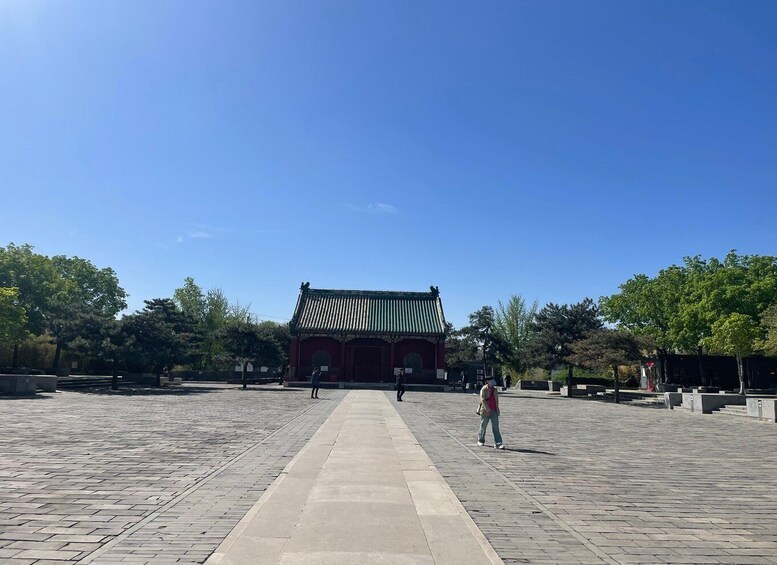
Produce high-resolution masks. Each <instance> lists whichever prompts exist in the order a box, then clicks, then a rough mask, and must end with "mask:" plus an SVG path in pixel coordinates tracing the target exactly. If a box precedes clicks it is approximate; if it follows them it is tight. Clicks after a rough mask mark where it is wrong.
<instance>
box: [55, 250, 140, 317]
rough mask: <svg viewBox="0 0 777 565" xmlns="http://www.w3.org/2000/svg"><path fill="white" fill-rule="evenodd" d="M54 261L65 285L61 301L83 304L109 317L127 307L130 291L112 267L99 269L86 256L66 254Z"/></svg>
mask: <svg viewBox="0 0 777 565" xmlns="http://www.w3.org/2000/svg"><path fill="white" fill-rule="evenodd" d="M51 264H52V265H53V266H54V269H55V270H56V272H57V274H58V275H59V277H60V278H61V280H62V283H63V286H64V288H63V292H62V295H61V296H59V297H57V298H58V301H59V302H64V303H67V304H81V305H83V306H86V307H87V308H89V309H92V310H95V311H97V312H100V313H102V314H104V315H106V316H116V315H117V314H118V313H119V312H121V311H122V310H124V309H125V308H126V307H127V302H126V298H127V293H126V292H125V291H124V289H123V288H122V287H121V286H120V285H119V278H118V277H117V276H116V273H115V271H114V270H113V269H111V268H110V267H105V268H102V269H100V268H98V267H96V266H95V265H94V264H93V263H92V262H91V261H89V260H87V259H82V258H80V257H66V256H65V255H55V256H54V257H52V258H51Z"/></svg>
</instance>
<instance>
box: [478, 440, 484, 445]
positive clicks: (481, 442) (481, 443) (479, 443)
mask: <svg viewBox="0 0 777 565" xmlns="http://www.w3.org/2000/svg"><path fill="white" fill-rule="evenodd" d="M478 445H486V442H484V441H479V442H478Z"/></svg>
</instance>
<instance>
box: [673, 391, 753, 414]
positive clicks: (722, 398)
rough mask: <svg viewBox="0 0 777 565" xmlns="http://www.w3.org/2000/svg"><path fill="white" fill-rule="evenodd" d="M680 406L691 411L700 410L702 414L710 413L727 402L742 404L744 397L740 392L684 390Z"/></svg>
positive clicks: (743, 403)
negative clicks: (716, 392)
mask: <svg viewBox="0 0 777 565" xmlns="http://www.w3.org/2000/svg"><path fill="white" fill-rule="evenodd" d="M682 395H683V402H682V407H683V408H684V409H685V410H690V411H691V412H701V413H702V414H711V413H712V411H713V410H717V409H718V408H720V407H722V406H726V405H727V404H731V405H738V406H744V405H745V404H746V402H745V400H746V397H745V396H743V395H741V394H724V393H718V394H715V393H712V392H709V393H706V392H684V393H682Z"/></svg>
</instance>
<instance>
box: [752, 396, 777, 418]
mask: <svg viewBox="0 0 777 565" xmlns="http://www.w3.org/2000/svg"><path fill="white" fill-rule="evenodd" d="M747 415H748V416H749V417H750V418H757V419H759V420H766V421H767V422H777V398H774V397H772V398H751V397H748V398H747Z"/></svg>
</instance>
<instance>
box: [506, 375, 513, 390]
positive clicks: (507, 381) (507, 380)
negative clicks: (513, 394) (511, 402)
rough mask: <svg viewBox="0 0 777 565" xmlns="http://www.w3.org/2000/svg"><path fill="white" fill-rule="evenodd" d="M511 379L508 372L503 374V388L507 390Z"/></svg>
mask: <svg viewBox="0 0 777 565" xmlns="http://www.w3.org/2000/svg"><path fill="white" fill-rule="evenodd" d="M511 380H512V377H511V376H510V373H507V375H506V376H505V388H504V390H507V389H509V388H510V381H511Z"/></svg>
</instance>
